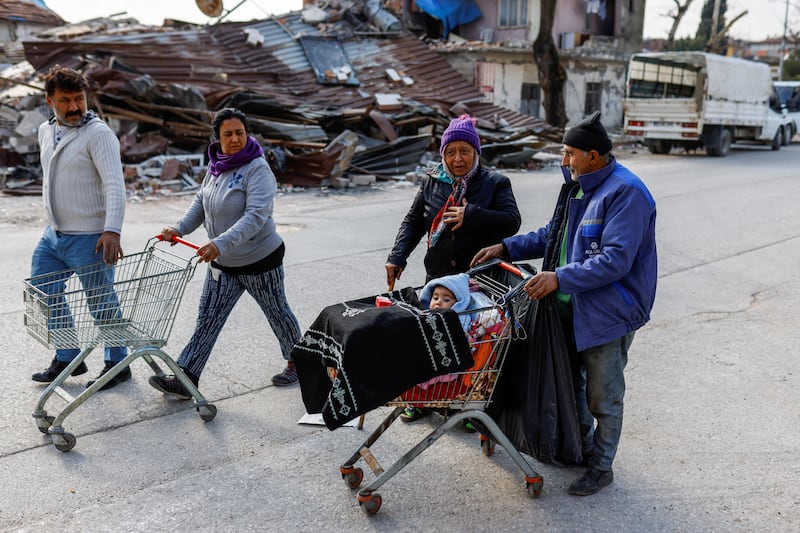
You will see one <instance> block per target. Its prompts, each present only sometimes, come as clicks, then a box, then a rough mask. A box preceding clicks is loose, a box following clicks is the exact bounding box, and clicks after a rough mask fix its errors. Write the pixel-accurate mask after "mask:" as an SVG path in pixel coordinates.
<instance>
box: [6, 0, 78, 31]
mask: <svg viewBox="0 0 800 533" xmlns="http://www.w3.org/2000/svg"><path fill="white" fill-rule="evenodd" d="M0 20H11V21H14V22H29V23H33V24H42V25H47V26H61V25H62V24H65V22H64V19H62V18H61V17H59V16H58V14H56V13H55V12H54V11H51V10H49V9H46V8H43V7H40V6H37V5H36V4H35V3H33V2H25V1H23V0H0Z"/></svg>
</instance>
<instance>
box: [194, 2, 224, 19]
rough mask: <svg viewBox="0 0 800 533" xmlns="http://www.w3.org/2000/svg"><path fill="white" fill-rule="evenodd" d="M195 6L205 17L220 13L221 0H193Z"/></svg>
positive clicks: (216, 15)
mask: <svg viewBox="0 0 800 533" xmlns="http://www.w3.org/2000/svg"><path fill="white" fill-rule="evenodd" d="M195 2H196V3H197V7H198V8H200V11H202V12H203V14H204V15H205V16H207V17H212V18H213V17H218V16H220V15H222V0H195Z"/></svg>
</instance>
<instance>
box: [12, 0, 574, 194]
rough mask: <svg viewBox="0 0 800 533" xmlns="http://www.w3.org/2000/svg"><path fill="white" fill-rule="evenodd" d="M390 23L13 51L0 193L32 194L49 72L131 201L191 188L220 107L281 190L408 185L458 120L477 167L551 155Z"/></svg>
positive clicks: (368, 18)
mask: <svg viewBox="0 0 800 533" xmlns="http://www.w3.org/2000/svg"><path fill="white" fill-rule="evenodd" d="M392 18H393V17H392V15H391V13H389V12H387V11H384V10H381V11H378V12H375V11H374V10H367V9H365V8H364V4H363V3H361V2H347V3H344V2H341V3H340V2H326V3H325V6H324V7H320V6H313V9H312V8H307V9H306V10H304V11H302V12H293V13H289V14H287V15H284V16H281V17H271V18H269V19H265V20H262V21H251V22H249V23H223V24H216V25H209V26H190V25H187V24H184V23H180V24H176V26H175V27H174V28H166V27H160V28H157V29H154V28H150V29H148V28H145V27H139V26H135V25H132V24H131V23H130V21H126V25H125V27H126V28H127V29H126V31H124V32H123V31H119V30H116V29H115V28H114V27H113V25H111V24H109V25H108V28H107V29H106V30H102V29H97V28H98V26H97V25H95V26H94V28H95V30H94V32H93V33H80V32H78V31H77V30H74V29H73V30H72V31H66V30H65V31H63V32H59V31H57V30H51V31H49V32H48V34H47V35H44V36H40V38H39V39H38V40H33V41H26V42H24V43H23V47H24V51H25V57H26V59H27V62H25V63H23V64H20V65H15V66H14V67H13V71H6V72H3V73H2V74H0V78H2V82H0V83H2V84H4V86H5V87H6V88H5V89H4V90H3V91H2V92H0V158H2V159H1V160H0V164H1V165H2V166H3V168H5V169H7V170H6V171H5V172H3V173H0V174H2V175H3V178H0V179H4V180H5V182H6V183H11V182H12V181H13V182H15V185H16V187H14V188H15V189H17V190H16V192H19V191H23V190H31V187H33V188H34V189H35V180H36V178H37V177H38V175H39V174H40V171H38V170H37V165H38V146H36V144H37V143H36V128H37V127H38V125H39V124H40V123H41V122H43V121H44V120H46V119H47V118H48V116H49V114H50V113H49V109H48V108H47V106H46V105H44V96H43V94H42V92H41V89H39V88H40V87H41V75H42V73H44V72H46V71H47V69H48V68H49V67H51V66H52V65H54V64H61V65H66V66H71V67H73V68H77V69H79V70H81V71H82V72H83V73H84V75H85V76H86V77H87V79H88V80H89V81H90V83H91V85H92V89H91V93H90V95H89V101H90V107H91V108H93V109H95V110H96V111H97V112H98V113H99V114H100V115H101V116H102V117H103V118H104V119H105V120H106V121H107V122H108V123H109V125H110V126H111V128H112V129H113V130H114V131H115V132H116V133H117V135H118V136H119V138H120V147H121V152H122V154H121V156H122V161H123V163H124V165H125V177H126V183H127V186H128V188H129V191H130V192H131V194H157V193H162V194H163V193H168V194H176V193H182V192H185V191H191V190H193V189H194V188H196V187H197V184H198V182H199V181H200V180H201V179H202V175H203V171H204V165H205V150H206V147H207V145H208V143H209V140H210V136H211V130H210V122H211V118H212V117H213V114H214V111H215V110H217V109H220V108H222V107H229V106H230V107H238V108H239V109H241V110H242V111H244V112H245V113H246V114H247V115H248V119H249V121H250V122H251V129H252V134H253V135H254V136H255V137H256V138H257V139H258V140H259V142H260V143H261V144H262V146H263V147H264V150H265V152H266V154H267V157H268V159H269V161H270V164H271V166H272V168H273V170H274V172H275V174H276V176H277V178H278V181H279V182H280V183H282V184H286V185H292V186H302V187H319V186H333V187H351V186H355V185H356V184H366V185H369V184H371V183H374V182H375V181H376V180H388V179H405V176H406V175H407V174H409V173H411V174H413V173H415V172H417V171H419V170H420V169H421V168H422V167H424V166H425V165H426V164H427V162H428V161H431V160H435V159H437V158H438V139H439V138H440V136H441V133H442V132H443V130H444V128H445V127H446V126H447V124H448V123H449V121H450V119H451V118H453V117H456V116H459V115H460V114H462V113H465V112H466V113H469V114H471V115H472V116H473V117H476V119H477V124H476V126H477V129H478V132H479V134H480V136H481V140H482V144H483V156H482V157H483V160H484V163H485V164H488V165H493V166H512V167H516V166H527V165H530V164H532V163H531V162H532V161H533V159H532V156H533V155H534V154H535V153H536V152H537V151H538V150H540V149H541V148H542V147H543V146H544V145H545V144H547V143H548V142H549V141H552V142H558V140H559V139H560V136H561V132H559V131H555V130H554V129H552V128H551V127H550V126H548V125H547V124H546V123H544V122H543V121H541V120H539V119H535V118H533V117H530V116H528V115H522V114H520V113H516V112H514V111H511V110H509V109H505V108H501V107H498V106H495V105H493V104H491V103H489V102H488V101H486V99H485V98H484V96H483V95H482V94H481V93H480V92H479V91H478V90H477V89H476V88H475V87H474V86H472V85H471V84H470V83H468V82H467V81H466V80H464V78H463V77H461V75H460V74H458V72H456V71H455V70H454V69H453V68H452V67H451V66H450V65H449V64H448V63H447V61H446V60H445V59H444V58H443V57H442V56H441V55H439V54H437V53H436V52H435V51H433V50H432V49H431V47H430V46H429V44H428V43H426V42H425V41H423V40H421V39H419V38H418V37H416V36H415V35H413V34H411V33H410V32H406V31H403V30H402V29H400V27H399V23H395V22H396V21H393V20H392ZM73 26H74V25H73ZM84 26H86V24H84ZM65 35H66V37H65ZM54 36H55V37H54ZM37 89H38V90H37ZM8 189H9V187H8V185H5V184H4V190H5V191H8Z"/></svg>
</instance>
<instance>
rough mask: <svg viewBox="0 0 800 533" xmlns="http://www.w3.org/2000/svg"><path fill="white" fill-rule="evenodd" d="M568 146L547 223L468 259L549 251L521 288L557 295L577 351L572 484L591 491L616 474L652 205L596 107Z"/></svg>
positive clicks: (645, 283) (646, 279) (642, 313)
mask: <svg viewBox="0 0 800 533" xmlns="http://www.w3.org/2000/svg"><path fill="white" fill-rule="evenodd" d="M563 144H564V148H563V151H564V157H563V160H562V162H561V163H562V167H561V169H562V173H563V175H564V179H565V184H564V186H563V187H562V189H561V193H560V195H559V199H558V203H557V204H556V209H555V212H554V213H553V218H552V219H551V220H550V222H549V223H548V224H547V225H546V226H545V227H543V228H540V229H539V230H537V231H533V232H530V233H528V234H527V235H516V236H514V237H509V238H507V239H504V240H503V241H502V242H501V243H499V244H495V245H493V246H489V247H487V248H483V249H482V250H481V251H480V252H478V254H477V255H476V256H475V258H474V259H473V260H472V264H473V265H476V264H479V263H482V262H484V261H486V260H487V259H490V258H493V257H501V256H505V257H508V258H510V259H511V260H514V261H517V260H525V259H534V258H540V257H543V258H544V261H543V265H542V272H540V273H538V274H537V275H535V276H533V277H532V278H531V279H530V280H529V281H528V282H527V283H526V284H525V290H526V292H527V293H528V295H529V297H530V298H531V299H533V300H539V299H541V298H544V297H545V296H547V295H549V294H553V295H554V296H553V297H554V298H555V299H556V302H557V307H558V310H559V313H560V316H561V319H562V325H563V327H564V331H565V334H566V335H565V337H566V338H567V344H568V345H569V348H570V353H571V354H572V355H573V361H572V366H573V380H574V383H575V396H576V402H577V409H578V418H579V420H580V426H581V434H582V444H583V457H584V463H586V464H587V466H588V468H587V470H586V472H585V473H584V474H583V475H582V476H581V477H580V478H578V479H577V480H575V481H574V482H573V483H572V485H570V487H569V492H570V494H574V495H578V496H587V495H589V494H594V493H595V492H597V491H599V490H600V489H602V488H603V487H605V486H607V485H608V484H610V483H611V482H612V481H613V480H614V473H613V471H612V469H611V464H612V463H613V461H614V456H615V455H616V452H617V446H618V445H619V438H620V434H621V432H622V411H623V398H624V396H625V379H624V376H623V370H624V368H625V365H626V363H627V360H628V349H629V348H630V345H631V342H632V341H633V336H634V332H635V331H636V330H637V329H639V328H640V327H642V326H643V325H644V324H646V323H647V321H648V320H649V319H650V310H651V309H652V307H653V301H654V299H655V294H656V279H657V275H658V270H657V258H656V239H655V226H656V204H655V201H654V200H653V197H652V196H651V195H650V192H649V191H648V190H647V187H646V186H645V185H644V183H642V181H641V180H640V179H639V178H638V177H637V176H636V175H634V174H633V173H632V172H631V171H630V170H628V169H627V168H625V167H624V166H622V165H621V164H619V163H618V162H617V160H616V159H615V158H614V156H612V155H611V140H610V139H609V137H608V134H607V133H606V130H605V128H604V127H603V125H602V124H601V122H600V113H599V112H595V113H594V114H593V115H592V116H591V117H589V118H587V119H585V120H584V121H582V122H580V123H578V124H577V125H576V126H574V127H573V128H571V129H570V130H569V131H567V133H566V135H564V140H563ZM595 424H596V427H595Z"/></svg>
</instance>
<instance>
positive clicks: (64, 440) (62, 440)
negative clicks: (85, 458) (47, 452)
mask: <svg viewBox="0 0 800 533" xmlns="http://www.w3.org/2000/svg"><path fill="white" fill-rule="evenodd" d="M76 442H78V439H76V438H75V435H73V434H72V433H56V434H53V445H55V447H56V449H57V450H58V451H61V452H68V451H70V450H71V449H72V448H74V447H75V443H76Z"/></svg>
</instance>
